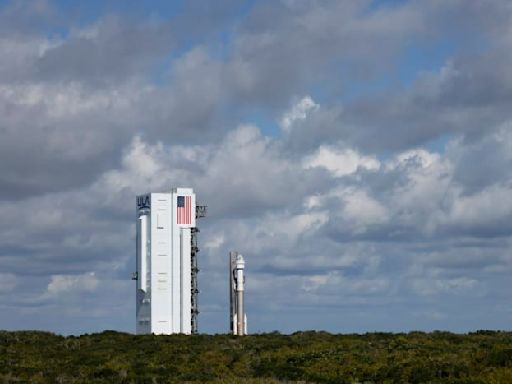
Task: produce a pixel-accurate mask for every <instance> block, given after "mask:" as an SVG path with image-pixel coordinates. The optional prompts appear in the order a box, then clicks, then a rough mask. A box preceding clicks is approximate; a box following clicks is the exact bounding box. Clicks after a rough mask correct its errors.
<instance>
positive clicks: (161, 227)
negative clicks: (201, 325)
mask: <svg viewBox="0 0 512 384" xmlns="http://www.w3.org/2000/svg"><path fill="white" fill-rule="evenodd" d="M205 212H206V207H205V206H197V205H196V195H195V194H194V191H193V190H192V188H175V189H172V190H171V192H170V193H148V194H146V195H141V196H137V207H136V220H137V252H136V253H137V271H136V272H135V273H134V276H133V279H134V280H136V281H137V288H136V333H137V334H151V333H153V334H173V333H184V334H191V333H196V332H197V315H198V313H199V312H198V310H197V294H198V292H199V291H198V289H197V272H198V269H197V252H198V251H199V249H198V248H197V240H196V234H197V232H198V229H197V228H196V218H197V217H203V216H204V215H205Z"/></svg>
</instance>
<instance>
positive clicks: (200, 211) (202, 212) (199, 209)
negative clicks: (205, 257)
mask: <svg viewBox="0 0 512 384" xmlns="http://www.w3.org/2000/svg"><path fill="white" fill-rule="evenodd" d="M206 212H207V207H206V205H196V219H200V218H202V217H205V216H206ZM198 233H199V228H197V227H195V228H191V237H190V240H191V252H190V256H191V258H190V261H191V263H192V265H191V273H192V280H191V282H192V288H191V289H192V317H191V320H192V334H197V332H198V321H197V319H198V315H199V303H198V295H199V288H198V282H197V275H198V273H199V268H198V267H197V254H198V253H199V247H198V246H197V234H198Z"/></svg>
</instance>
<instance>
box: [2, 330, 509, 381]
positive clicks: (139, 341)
mask: <svg viewBox="0 0 512 384" xmlns="http://www.w3.org/2000/svg"><path fill="white" fill-rule="evenodd" d="M0 382H5V383H11V382H13V383H15V382H29V383H172V382H217V383H280V382H302V383H306V382H307V383H505V384H507V383H512V333H511V332H494V331H478V332H474V333H470V334H465V335H459V334H453V333H448V332H433V333H423V332H411V333H407V334H391V333H367V334H364V335H356V334H354V335H335V334H329V333H326V332H312V331H308V332H297V333H294V334H292V335H281V334H279V333H277V332H276V333H267V334H259V335H251V336H245V337H238V338H237V337H233V336H229V335H195V336H183V335H173V336H135V335H131V334H126V333H118V332H113V331H105V332H103V333H99V334H91V335H82V336H68V337H64V336H59V335H55V334H52V333H47V332H35V331H24V332H5V331H0Z"/></svg>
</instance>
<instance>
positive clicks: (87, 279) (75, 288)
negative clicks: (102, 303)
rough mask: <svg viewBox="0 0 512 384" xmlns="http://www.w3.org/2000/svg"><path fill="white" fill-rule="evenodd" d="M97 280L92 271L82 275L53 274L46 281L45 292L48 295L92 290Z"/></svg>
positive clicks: (95, 286)
mask: <svg viewBox="0 0 512 384" xmlns="http://www.w3.org/2000/svg"><path fill="white" fill-rule="evenodd" d="M98 285H99V280H98V278H97V277H96V275H95V273H94V272H89V273H84V274H82V275H53V276H51V280H50V282H49V283H48V287H47V293H48V294H49V295H50V296H57V295H60V294H70V293H78V292H94V291H95V290H96V289H97V288H98Z"/></svg>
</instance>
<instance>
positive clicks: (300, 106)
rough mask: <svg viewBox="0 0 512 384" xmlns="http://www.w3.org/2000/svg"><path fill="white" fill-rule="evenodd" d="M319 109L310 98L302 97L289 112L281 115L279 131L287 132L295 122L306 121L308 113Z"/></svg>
mask: <svg viewBox="0 0 512 384" xmlns="http://www.w3.org/2000/svg"><path fill="white" fill-rule="evenodd" d="M319 108H320V105H319V104H316V103H315V102H314V101H313V99H312V98H311V96H304V97H303V98H302V99H301V100H299V101H298V102H297V104H295V105H294V106H293V107H292V108H291V109H290V110H289V111H287V112H286V113H284V114H283V117H282V118H281V121H280V126H281V129H283V131H285V132H289V131H290V130H291V129H292V125H293V123H294V122H295V121H297V120H304V119H306V118H307V116H308V114H309V113H311V112H314V111H316V110H318V109H319Z"/></svg>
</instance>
